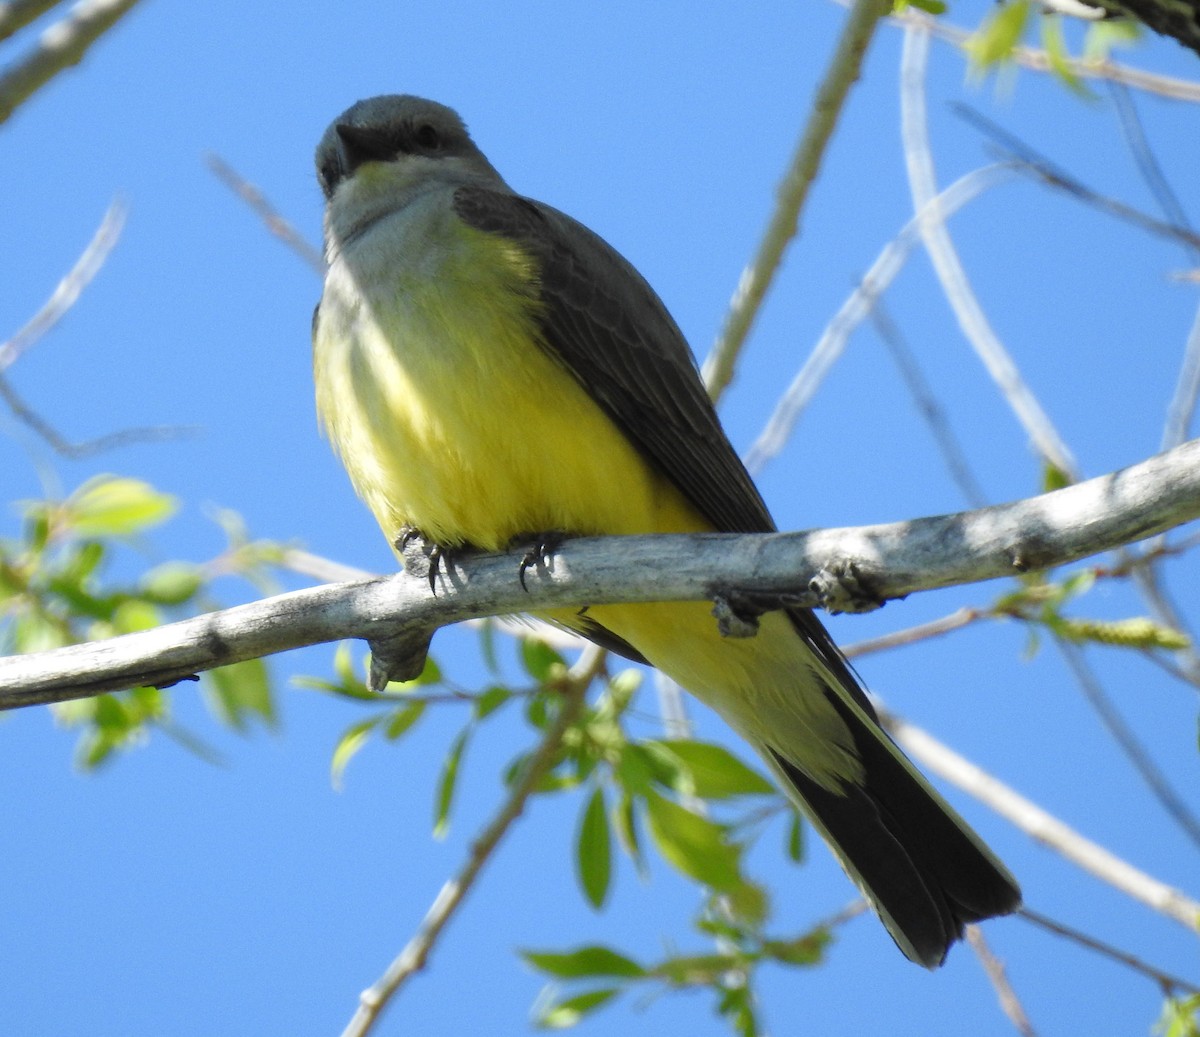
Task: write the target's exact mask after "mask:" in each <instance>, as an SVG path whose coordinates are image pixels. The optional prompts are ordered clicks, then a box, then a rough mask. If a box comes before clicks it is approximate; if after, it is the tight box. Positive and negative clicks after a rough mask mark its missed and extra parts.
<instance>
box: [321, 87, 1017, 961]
mask: <svg viewBox="0 0 1200 1037" xmlns="http://www.w3.org/2000/svg"><path fill="white" fill-rule="evenodd" d="M316 162H317V175H318V179H319V181H320V184H321V189H322V191H323V192H324V194H325V199H326V202H327V205H326V211H325V252H326V259H327V261H328V272H327V273H326V276H325V289H324V293H323V295H322V297H321V302H320V305H319V307H318V308H317V312H316V314H315V315H314V319H313V365H314V372H315V379H316V394H317V409H318V412H319V414H320V419H321V422H322V424H323V426H324V428H325V431H326V432H327V433H328V435H329V438H330V439H331V440H332V442H333V445H334V447H335V449H336V450H337V452H338V454H339V455H340V456H341V459H342V461H343V463H344V464H345V466H346V469H347V471H348V472H349V475H350V479H351V481H352V482H353V484H354V487H355V489H356V490H357V491H358V493H359V495H360V496H361V497H362V498H363V500H364V501H365V502H366V503H367V505H368V506H369V507H370V508H371V510H372V511H373V512H374V514H375V517H376V519H377V520H378V521H379V524H380V526H382V527H383V531H384V533H385V534H386V535H387V536H388V537H389V538H390V539H392V540H393V541H394V539H395V538H396V537H397V536H398V535H399V534H400V533H401V532H402V531H404V530H417V531H419V532H420V533H421V534H422V535H423V536H424V537H425V538H426V539H428V540H432V541H433V542H434V543H436V544H438V545H439V546H442V547H445V548H456V547H457V548H464V547H470V548H476V549H480V550H484V551H500V550H504V549H506V548H508V547H509V546H510V545H511V544H512V543H513V542H514V541H515V540H517V539H518V538H528V537H529V535H530V534H551V533H556V534H563V533H565V534H572V535H579V536H599V535H605V534H637V533H690V532H699V531H713V530H717V531H721V532H735V533H763V532H769V531H771V530H773V529H774V528H775V525H774V523H773V522H772V520H771V516H770V514H769V513H768V511H767V507H766V505H765V504H764V503H763V500H762V498H761V497H760V496H759V494H758V490H757V489H756V488H755V486H754V483H753V482H752V481H751V479H750V476H749V474H748V473H747V472H746V469H745V468H744V467H743V465H742V463H741V461H740V460H739V458H738V456H737V454H736V453H735V451H734V449H733V447H732V446H731V445H730V443H729V440H728V439H727V438H726V437H725V433H724V432H723V430H722V428H721V425H720V422H719V420H718V418H717V416H716V412H715V410H714V409H713V406H712V404H711V403H710V401H709V398H708V396H707V394H706V393H705V391H704V386H703V384H702V383H701V381H700V378H699V375H698V372H697V369H696V366H695V362H694V361H693V359H692V355H691V352H690V351H689V349H688V346H687V343H686V342H685V341H684V338H683V334H682V333H681V332H680V330H679V328H678V327H677V326H676V324H675V322H674V320H672V318H671V316H670V315H669V314H668V313H667V310H666V308H665V307H664V306H663V304H662V302H661V301H660V300H659V298H658V296H657V295H655V293H654V290H653V289H652V288H651V287H650V286H649V285H648V284H647V283H646V281H645V280H643V278H642V277H641V275H639V274H638V272H637V271H636V270H635V269H634V268H633V267H632V266H631V265H630V264H629V263H628V262H627V261H626V260H625V259H624V258H622V257H621V256H620V255H619V254H618V253H617V252H616V251H615V250H614V249H613V248H611V247H610V246H609V245H608V244H607V243H606V242H604V241H603V240H601V239H600V238H599V237H598V236H597V235H595V234H593V233H592V232H591V231H590V230H588V229H587V228H586V227H584V226H582V225H581V224H579V223H577V222H576V221H575V220H573V219H571V218H570V217H569V216H565V215H564V214H563V213H561V212H558V211H557V210H555V209H552V208H551V207H550V206H548V205H543V204H542V203H541V202H535V201H533V200H531V199H529V198H523V197H521V196H520V195H518V194H516V193H515V192H514V191H513V190H512V189H511V188H510V187H509V186H508V185H507V184H506V183H505V182H504V180H503V179H502V178H501V176H500V174H499V173H497V172H496V170H495V169H493V168H492V166H491V164H490V163H489V162H488V160H487V159H486V158H485V157H484V155H483V153H482V152H481V151H480V150H479V148H478V147H476V146H475V144H474V142H473V141H472V140H471V138H470V136H469V135H468V133H467V130H466V127H465V126H464V124H463V122H462V120H461V119H460V118H459V117H458V115H457V114H456V113H455V112H454V111H452V110H451V109H449V108H446V107H445V106H443V105H440V104H436V103H434V102H433V101H427V100H423V99H421V98H418V97H411V96H386V97H375V98H371V99H370V100H366V101H360V102H358V104H356V105H354V106H353V107H351V108H349V109H348V110H347V111H346V112H344V113H343V114H342V115H340V116H338V118H337V119H335V120H334V122H333V124H332V125H331V126H330V127H329V129H328V130H327V131H326V132H325V135H324V137H323V138H322V139H321V143H320V145H319V146H318V148H317V154H316ZM543 618H548V619H550V620H551V621H552V622H555V623H558V624H560V625H562V626H566V627H569V628H571V629H573V630H576V631H578V632H580V633H582V634H584V635H585V636H587V637H589V638H591V639H592V640H594V641H596V642H597V643H599V644H602V645H604V646H605V647H608V648H612V649H615V650H617V651H619V652H622V653H623V654H625V655H627V656H629V657H631V658H633V659H637V660H639V661H648V662H649V663H651V664H652V665H654V666H656V667H657V668H658V669H660V670H661V671H662V672H663V673H665V674H667V675H668V676H670V677H672V678H673V679H674V680H676V681H678V682H679V683H680V684H681V685H682V686H683V687H685V688H687V689H688V690H689V691H691V692H692V693H693V694H695V695H696V696H697V697H698V698H700V699H701V700H702V701H704V702H706V703H708V704H709V705H710V706H712V707H713V708H714V709H716V710H717V712H718V713H720V714H721V715H722V716H723V717H724V718H725V719H726V720H727V721H728V722H729V723H730V724H731V725H732V726H733V728H734V729H735V730H736V731H738V732H739V733H740V734H741V735H742V736H743V737H744V738H745V739H746V740H747V741H748V742H749V743H750V744H751V745H752V746H753V747H754V748H755V749H756V750H757V751H758V753H759V755H761V756H762V758H763V760H764V761H765V762H766V764H767V766H768V767H770V769H771V771H772V772H773V773H774V774H775V777H776V778H777V779H778V781H779V783H780V785H781V786H782V787H783V789H784V790H785V791H786V793H787V794H788V796H789V797H790V798H791V799H792V800H793V802H795V804H796V805H797V806H798V807H799V808H800V809H801V810H802V811H803V812H804V814H805V815H806V816H807V817H808V818H809V820H810V821H811V822H812V824H813V825H814V826H815V827H816V829H817V830H818V831H819V832H820V833H821V834H822V835H823V836H824V837H825V840H826V841H827V842H828V843H829V845H830V846H831V847H832V848H833V850H834V852H835V853H836V855H837V857H838V859H839V860H840V861H841V863H842V866H843V867H844V868H845V870H846V871H847V872H848V873H849V875H850V877H851V878H852V879H853V880H854V881H855V883H856V884H857V885H858V887H859V888H860V889H861V890H862V892H863V893H864V894H865V895H866V897H867V899H868V900H869V901H870V903H871V905H872V906H873V907H874V908H875V910H876V911H877V912H878V914H879V915H880V917H881V918H882V920H883V923H884V925H886V926H887V929H888V932H889V933H891V935H892V937H893V939H895V941H896V943H897V944H898V945H899V947H900V949H901V950H902V951H903V952H904V953H905V954H906V955H907V956H908V957H909V958H911V959H912V960H913V961H916V962H919V963H920V964H922V965H924V966H926V967H928V968H934V967H936V966H938V965H940V964H941V963H942V961H943V960H944V958H945V956H946V952H947V951H948V950H949V948H950V945H951V944H952V943H953V942H954V940H955V939H957V938H958V937H960V936H961V935H962V929H963V925H964V924H966V923H968V922H975V921H979V920H981V919H984V918H988V917H991V916H993V915H1000V914H1006V913H1008V912H1010V911H1013V910H1014V909H1015V908H1016V907H1017V905H1018V904H1019V902H1020V892H1019V890H1018V889H1017V885H1016V882H1015V881H1014V880H1013V879H1012V877H1011V876H1010V875H1009V873H1008V872H1007V871H1006V870H1005V868H1004V866H1003V865H1002V864H1001V863H1000V862H999V861H998V860H997V859H996V858H995V857H994V856H993V855H992V854H991V853H990V852H989V851H988V849H987V848H986V847H985V846H984V844H983V842H982V841H981V840H980V839H979V837H978V836H976V835H975V833H974V832H972V831H971V829H970V828H968V827H967V825H966V824H965V823H964V822H963V821H962V820H961V819H960V818H959V817H958V816H957V814H955V813H954V811H953V810H951V809H950V807H949V806H947V805H946V803H945V802H943V800H942V799H941V798H940V797H939V796H938V795H937V793H936V792H934V791H933V789H932V788H931V787H930V786H929V785H928V784H927V783H926V781H925V779H924V778H922V777H921V775H920V774H919V773H918V772H917V770H916V768H915V767H914V766H913V765H912V764H911V763H910V762H909V761H908V759H907V758H906V757H905V756H904V755H903V754H902V753H901V752H900V750H899V749H898V748H897V747H896V746H895V744H894V743H893V742H892V741H891V739H890V738H889V737H888V736H887V735H886V734H885V733H884V732H883V730H882V729H881V728H880V726H879V722H878V720H877V718H876V715H875V711H874V709H873V708H872V707H871V704H870V702H869V701H868V700H867V697H866V694H865V693H864V692H863V690H862V688H861V687H860V686H859V684H858V681H857V679H856V678H855V676H854V675H853V673H852V672H851V670H850V668H849V666H848V665H847V663H846V662H845V660H844V658H843V656H842V654H841V653H840V652H839V651H838V649H837V647H836V645H834V643H833V641H832V639H831V638H830V637H829V635H828V634H827V633H826V632H825V630H824V628H823V627H822V626H821V624H820V623H819V622H818V621H817V619H816V618H815V616H814V615H813V614H812V613H811V612H810V611H808V610H804V609H789V610H787V611H779V612H771V613H768V614H767V615H765V616H763V617H762V619H761V623H760V629H759V632H758V634H757V636H755V637H752V638H745V639H732V638H729V639H727V638H722V637H721V636H720V634H719V633H718V630H717V625H716V623H715V621H714V620H713V618H712V616H711V614H710V612H709V608H708V606H707V605H706V604H705V603H703V602H673V603H664V604H648V605H603V606H599V605H598V606H593V607H590V608H587V609H585V610H582V611H580V612H573V611H561V610H560V611H551V612H548V613H545V614H543Z"/></svg>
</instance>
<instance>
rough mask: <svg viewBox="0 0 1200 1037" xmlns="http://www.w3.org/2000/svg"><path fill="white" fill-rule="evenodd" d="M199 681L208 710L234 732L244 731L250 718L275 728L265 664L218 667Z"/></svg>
mask: <svg viewBox="0 0 1200 1037" xmlns="http://www.w3.org/2000/svg"><path fill="white" fill-rule="evenodd" d="M203 680H204V687H205V690H206V691H207V692H208V702H209V707H210V708H211V709H212V711H213V712H214V713H215V714H216V715H217V718H218V719H219V720H221V721H222V722H223V723H226V724H228V725H229V726H230V727H232V728H233V729H234V730H235V731H245V730H247V728H248V727H249V721H250V719H251V718H252V717H258V718H260V719H261V720H262V721H263V722H264V723H265V724H266V725H267V726H268V727H274V726H275V722H276V716H275V702H274V700H273V699H272V697H271V684H270V680H269V679H268V675H267V664H266V663H265V662H264V661H263V660H262V659H246V660H244V661H243V662H240V663H230V664H229V665H228V666H219V667H217V669H215V670H209V671H207V672H206V673H205V674H203Z"/></svg>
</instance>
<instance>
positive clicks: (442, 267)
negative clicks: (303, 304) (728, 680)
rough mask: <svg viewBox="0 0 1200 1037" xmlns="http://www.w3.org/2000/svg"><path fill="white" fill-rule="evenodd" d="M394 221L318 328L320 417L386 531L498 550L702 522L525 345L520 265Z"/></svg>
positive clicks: (530, 324)
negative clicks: (553, 534) (553, 536)
mask: <svg viewBox="0 0 1200 1037" xmlns="http://www.w3.org/2000/svg"><path fill="white" fill-rule="evenodd" d="M395 218H396V217H393V219H395ZM403 218H404V219H406V220H408V221H409V224H410V225H408V226H402V227H381V228H379V231H382V233H380V232H379V231H377V232H376V233H375V234H374V235H372V236H371V237H369V238H365V239H364V240H362V241H360V242H356V243H355V247H354V248H353V249H352V250H349V251H347V252H346V253H345V254H343V255H342V256H341V257H340V258H339V259H338V261H337V262H336V263H335V264H334V266H333V267H332V268H331V270H330V272H329V274H328V276H327V280H326V290H325V295H324V297H323V299H322V303H321V313H320V317H319V320H318V322H317V327H316V332H315V335H314V368H315V376H316V385H317V406H318V411H319V413H320V416H321V421H322V423H323V425H324V427H325V429H326V430H327V432H328V434H329V436H330V438H331V440H332V441H333V444H334V446H335V448H336V449H337V451H338V453H339V454H340V455H341V457H342V460H343V462H344V463H345V465H346V468H347V470H348V471H349V473H350V477H351V479H352V481H353V483H354V486H355V488H356V490H357V491H358V493H359V495H360V496H362V498H363V499H364V500H365V501H366V502H367V504H368V505H369V506H370V508H371V510H372V511H373V512H374V514H375V517H376V518H377V519H378V521H379V523H380V525H381V526H382V527H383V530H384V532H385V533H386V534H387V535H388V536H389V537H394V536H395V535H396V533H397V532H398V531H399V530H400V529H401V528H402V527H404V526H412V527H414V528H416V529H418V530H420V531H421V532H422V533H424V534H425V535H427V536H429V537H431V538H433V539H434V540H435V541H437V542H439V543H442V544H445V545H458V544H464V543H468V544H472V545H475V546H478V547H481V548H484V549H487V550H499V549H501V548H503V547H505V546H506V545H507V544H508V543H509V542H510V541H511V540H512V539H513V538H514V537H516V536H519V535H523V534H529V533H536V532H546V531H562V532H569V533H579V534H599V533H635V532H651V531H663V532H665V531H681V530H699V529H705V528H708V527H707V525H706V524H705V522H704V521H703V520H702V519H701V518H700V517H699V516H698V515H696V514H695V513H694V511H693V510H692V509H691V507H690V506H689V505H688V504H687V503H686V502H685V501H684V499H683V498H682V496H681V495H680V494H679V493H678V492H677V491H676V490H675V489H674V488H673V487H672V486H671V485H670V484H669V483H667V482H666V481H665V480H663V479H662V478H661V476H659V474H658V473H657V472H656V471H654V470H653V469H652V468H651V467H650V466H649V465H647V463H646V462H645V461H644V460H643V458H642V457H641V455H640V454H638V452H637V451H636V450H635V449H634V448H633V447H632V446H631V445H630V443H629V442H628V441H627V440H626V438H625V437H624V435H623V434H622V433H621V432H620V431H619V430H618V429H617V428H616V427H615V426H614V425H613V424H612V422H611V421H610V420H609V419H608V418H607V416H606V415H605V414H604V413H603V412H602V411H601V410H600V408H599V407H598V406H597V405H596V404H595V403H593V402H592V400H591V398H590V397H589V396H588V395H587V393H585V392H584V390H583V389H582V388H581V387H580V386H579V384H578V383H577V382H576V381H575V379H574V378H573V377H572V376H571V375H570V374H569V373H568V372H567V371H566V370H565V369H564V368H563V367H562V366H560V365H559V364H558V363H557V362H555V361H554V360H552V359H551V358H550V357H549V356H548V355H547V354H546V352H545V351H544V350H543V349H541V348H540V347H539V346H538V345H537V344H536V340H535V337H534V336H535V334H536V321H535V318H536V305H537V302H536V292H535V291H534V284H535V282H534V277H535V271H534V269H533V266H532V263H531V261H530V260H529V259H528V257H526V256H525V255H523V254H522V253H521V252H520V251H519V250H518V249H517V248H516V247H515V246H513V245H512V244H510V243H508V242H505V241H504V240H503V239H500V238H497V237H495V236H493V235H489V234H485V233H482V232H478V231H474V230H472V229H470V228H467V227H465V226H464V225H462V224H460V223H458V222H457V221H456V220H455V221H453V223H452V226H450V227H447V226H446V225H445V224H446V221H445V219H442V221H441V226H440V227H437V228H432V229H431V228H426V229H425V230H422V228H421V227H420V224H419V221H420V220H421V219H423V218H424V219H427V220H432V219H435V218H437V217H436V216H435V215H429V214H427V215H426V216H424V217H422V215H421V214H420V213H416V214H409V215H406V216H404V217H403ZM432 230H436V232H437V233H436V234H434V233H432ZM376 238H378V239H379V241H378V242H376V240H375V239H376ZM431 240H436V241H437V247H434V248H430V247H422V246H423V245H424V243H425V242H428V241H431ZM405 241H407V242H408V243H409V245H410V247H409V248H408V249H405V248H404V247H403V242H405ZM385 243H386V244H385Z"/></svg>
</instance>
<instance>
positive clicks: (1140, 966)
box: [1017, 907, 1200, 994]
mask: <svg viewBox="0 0 1200 1037" xmlns="http://www.w3.org/2000/svg"><path fill="white" fill-rule="evenodd" d="M1017 914H1018V915H1019V916H1020V917H1021V918H1024V919H1025V920H1026V921H1027V922H1032V923H1033V924H1034V925H1036V926H1040V927H1041V928H1042V929H1045V930H1047V931H1048V932H1052V933H1054V934H1055V935H1056V936H1061V937H1063V938H1064V939H1067V940H1071V941H1072V942H1074V943H1077V944H1079V945H1080V946H1082V947H1086V948H1088V950H1092V951H1095V952H1096V953H1097V954H1102V955H1104V956H1105V957H1106V958H1111V959H1112V960H1113V961H1117V962H1120V963H1121V964H1122V965H1125V966H1127V967H1129V968H1131V969H1133V970H1134V971H1135V972H1140V973H1141V974H1142V975H1143V976H1147V977H1149V978H1150V979H1152V980H1154V982H1155V983H1157V984H1158V985H1159V986H1160V987H1161V988H1162V989H1163V990H1164V991H1165V992H1167V993H1168V994H1170V993H1173V992H1179V993H1184V994H1200V986H1197V985H1196V984H1195V983H1193V982H1191V981H1190V980H1186V979H1180V978H1179V977H1178V976H1173V975H1171V973H1169V972H1164V971H1163V970H1162V969H1160V968H1157V967H1156V966H1154V965H1148V964H1146V962H1144V961H1142V960H1141V958H1137V957H1135V956H1134V955H1132V954H1130V953H1129V952H1128V951H1123V950H1121V949H1120V948H1119V947H1114V946H1113V945H1112V944H1111V943H1105V942H1104V941H1103V940H1097V939H1096V938H1095V937H1094V936H1089V935H1088V934H1087V933H1084V932H1080V931H1079V930H1078V929H1074V928H1072V927H1071V926H1069V925H1064V924H1063V923H1062V922H1056V921H1055V920H1054V919H1053V918H1047V917H1046V916H1045V915H1043V914H1039V913H1038V912H1037V911H1032V910H1030V909H1029V908H1027V907H1019V908H1017Z"/></svg>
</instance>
